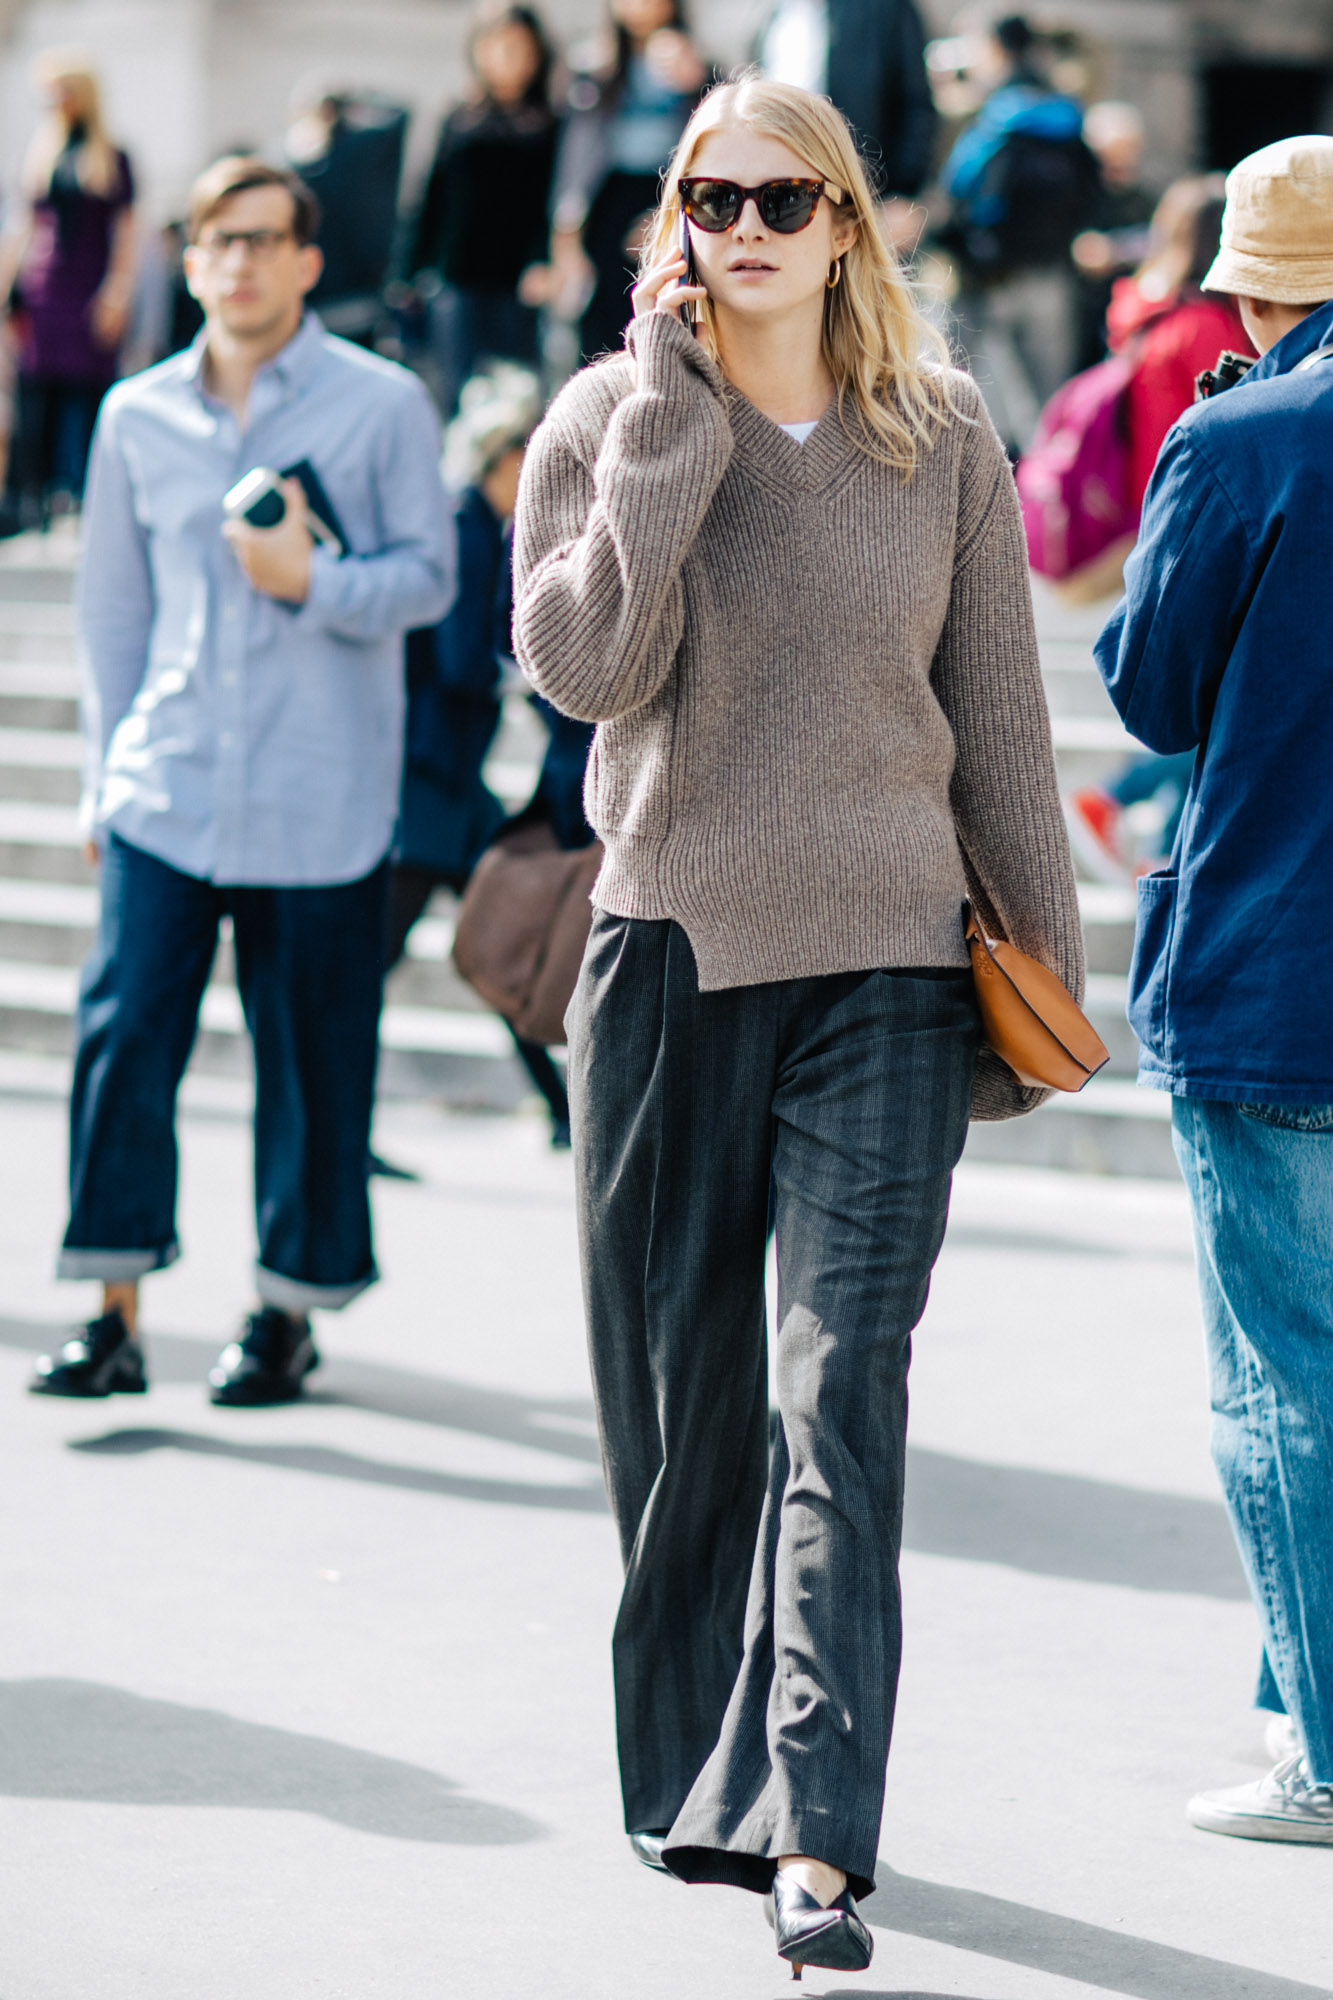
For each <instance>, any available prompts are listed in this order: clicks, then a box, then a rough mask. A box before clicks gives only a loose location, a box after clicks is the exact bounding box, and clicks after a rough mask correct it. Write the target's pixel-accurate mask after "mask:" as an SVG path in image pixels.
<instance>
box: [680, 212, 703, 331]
mask: <svg viewBox="0 0 1333 2000" xmlns="http://www.w3.org/2000/svg"><path fill="white" fill-rule="evenodd" d="M680 254H681V256H682V257H683V258H684V259H685V283H686V284H687V285H697V284H698V282H699V273H698V272H697V271H696V270H695V268H694V245H693V243H691V241H690V225H689V223H688V222H687V220H686V218H685V214H684V211H683V210H682V212H681V218H680ZM696 312H697V306H696V303H695V301H694V300H693V299H686V300H685V301H684V303H683V304H682V306H681V308H680V316H681V319H682V320H683V321H684V323H685V325H686V326H688V327H690V328H693V327H694V326H696V325H697V324H698V322H697V319H696V316H695V315H696Z"/></svg>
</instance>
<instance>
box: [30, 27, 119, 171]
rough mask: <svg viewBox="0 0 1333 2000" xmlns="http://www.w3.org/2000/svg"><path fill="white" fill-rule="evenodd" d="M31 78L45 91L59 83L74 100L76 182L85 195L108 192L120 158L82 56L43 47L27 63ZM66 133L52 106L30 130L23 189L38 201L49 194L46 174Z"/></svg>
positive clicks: (62, 119)
mask: <svg viewBox="0 0 1333 2000" xmlns="http://www.w3.org/2000/svg"><path fill="white" fill-rule="evenodd" d="M33 80H34V82H35V83H36V84H37V85H38V87H39V88H40V89H45V90H52V89H54V88H55V86H56V85H57V84H63V85H64V87H65V89H66V90H67V91H68V92H69V95H70V96H71V97H72V98H73V100H74V117H75V119H76V120H78V122H79V123H81V124H82V125H83V126H84V128H85V136H84V138H83V141H82V143H81V145H80V146H79V147H78V149H77V151H76V153H75V156H74V173H75V177H76V179H77V180H78V183H79V186H80V187H81V188H82V189H83V190H84V191H85V193H87V194H97V195H103V196H107V195H111V194H113V193H114V192H115V189H116V185H117V182H118V181H119V178H120V163H119V161H118V159H117V157H116V149H115V147H114V146H113V145H112V144H111V141H110V140H109V139H108V137H107V135H106V127H105V126H104V124H103V123H102V93H101V90H100V89H99V87H98V82H97V75H96V72H95V71H94V70H93V68H92V66H91V64H90V62H89V61H88V59H87V57H86V56H84V55H83V54H82V53H81V52H80V51H78V50H76V49H48V50H47V52H46V53H45V55H41V56H39V57H38V58H37V61H36V62H35V63H34V64H33ZM69 136H70V134H69V124H68V122H67V120H66V116H65V114H64V112H63V111H60V110H58V109H57V108H56V107H55V106H54V105H53V106H52V107H51V109H50V110H49V111H48V112H47V114H46V116H45V117H44V118H43V120H42V122H41V124H40V125H39V126H38V127H37V130H36V132H35V133H34V134H33V137H32V143H31V145H30V146H29V147H28V152H27V157H26V158H25V160H24V163H23V186H24V192H25V193H26V194H27V195H28V196H29V198H30V199H31V200H33V201H40V200H42V198H43V197H44V196H45V195H47V194H49V193H50V191H51V176H52V174H53V173H54V172H55V165H56V161H57V160H58V159H59V158H60V155H61V154H62V153H63V152H64V150H65V148H66V146H67V145H68V144H69Z"/></svg>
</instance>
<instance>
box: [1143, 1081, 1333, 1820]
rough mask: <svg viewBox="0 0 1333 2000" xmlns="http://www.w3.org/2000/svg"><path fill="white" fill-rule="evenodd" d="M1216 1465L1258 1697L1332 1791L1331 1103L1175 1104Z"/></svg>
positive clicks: (1189, 1100) (1188, 1100)
mask: <svg viewBox="0 0 1333 2000" xmlns="http://www.w3.org/2000/svg"><path fill="white" fill-rule="evenodd" d="M1172 1123H1173V1127H1174V1133H1175V1146H1176V1157H1177V1158H1178V1159H1179V1161H1180V1166H1181V1171H1182V1173H1183V1174H1184V1176H1185V1185H1186V1187H1187V1188H1188V1190H1189V1196H1190V1202H1191V1206H1192V1208H1193V1211H1194V1241H1195V1250H1196V1254H1197V1257H1198V1265H1199V1288H1200V1291H1201V1293H1202V1298H1203V1317H1204V1329H1205V1335H1206V1339H1207V1346H1208V1373H1209V1385H1210V1394H1211V1400H1212V1410H1213V1421H1212V1448H1213V1462H1214V1464H1215V1465H1216V1467H1217V1470H1218V1473H1219V1476H1220V1477H1221V1481H1222V1487H1223V1491H1224V1493H1225V1496H1226V1502H1227V1507H1228V1509H1229V1511H1230V1514H1231V1523H1232V1526H1233V1528H1234V1529H1235V1533H1236V1540H1237V1542H1238V1544H1239V1546H1240V1553H1241V1559H1242V1561H1243V1562H1244V1564H1245V1571H1246V1575H1247V1576H1248V1578H1249V1584H1250V1591H1251V1594H1252V1595H1253V1597H1254V1602H1255V1608H1256V1609H1257V1611H1258V1613H1259V1621H1260V1624H1261V1626H1262V1628H1263V1638H1264V1649H1265V1653H1266V1656H1267V1657H1266V1661H1265V1665H1264V1669H1263V1671H1262V1672H1261V1677H1260V1682H1259V1702H1260V1705H1261V1706H1263V1707H1273V1706H1275V1703H1274V1700H1273V1694H1274V1691H1275V1690H1276V1692H1277V1693H1279V1694H1280V1696H1281V1700H1282V1705H1283V1706H1284V1707H1285V1708H1286V1710H1287V1712H1288V1714H1289V1715H1290V1716H1291V1717H1292V1719H1293V1721H1294V1722H1295V1724H1296V1727H1297V1729H1298V1731H1299V1733H1300V1736H1301V1740H1302V1741H1303V1743H1304V1745H1305V1750H1306V1756H1307V1758H1308V1761H1309V1766H1310V1775H1311V1777H1312V1778H1313V1779H1314V1781H1315V1783H1316V1784H1333V1104H1325V1105H1288V1104H1222V1103H1217V1102H1214V1101H1212V1100H1210V1099H1206V1098H1199V1097H1177V1098H1174V1099H1173V1100H1172Z"/></svg>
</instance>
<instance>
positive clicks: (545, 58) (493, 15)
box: [407, 6, 559, 415]
mask: <svg viewBox="0 0 1333 2000" xmlns="http://www.w3.org/2000/svg"><path fill="white" fill-rule="evenodd" d="M468 57H469V61H470V63H471V66H472V88H471V90H470V92H469V94H468V97H467V100H466V101H465V102H464V103H462V104H460V105H458V106H457V107H456V108H455V109H454V110H453V111H451V112H450V113H449V116H448V117H447V118H446V119H445V121H444V124H443V126H442V127H441V130H440V137H439V142H438V144H437V146H436V149H435V159H434V162H433V164H432V166H431V170H430V174H429V176H428V178H427V181H426V187H425V192H424V194H423V196H422V201H421V207H420V210H419V212H418V214H417V219H416V226H415V229H414V231H413V234H412V239H411V245H410V248H409V252H408V257H407V269H408V274H409V276H410V277H411V278H412V279H413V280H414V281H415V283H416V286H417V289H418V291H419V292H422V293H426V292H429V291H430V290H431V289H432V287H433V288H435V289H436V290H437V291H439V288H440V287H443V290H442V291H439V303H438V307H437V308H436V309H435V312H434V315H433V316H434V317H435V318H436V319H439V320H442V321H443V322H444V327H445V331H444V337H443V341H442V347H443V356H442V359H443V373H444V377H445V381H444V384H443V388H442V393H443V400H444V404H445V413H446V415H448V414H449V413H450V412H451V411H452V409H453V407H454V404H455V402H456V400H457V396H458V391H459V389H460V388H461V386H462V384H463V383H464V382H465V381H466V380H467V379H468V378H469V377H470V376H471V375H473V374H475V373H476V372H477V371H478V370H479V369H481V368H483V367H484V366H485V365H486V364H487V363H488V362H490V361H497V360H498V361H515V362H519V363H521V364H522V365H523V366H525V367H529V368H535V367H536V366H537V365H538V361H539V359H540V349H539V325H538V316H537V312H536V310H535V309H534V308H533V307H532V306H531V305H528V304H525V303H524V302H523V300H522V299H521V298H520V297H519V294H518V287H519V279H520V277H521V276H522V274H523V272H524V271H525V270H526V269H527V268H528V267H529V265H532V264H534V263H538V262H540V261H541V259H542V258H544V256H545V254H546V240H547V229H548V224H549V208H550V195H551V175H552V171H553V169H554V165H555V154H556V142H557V138H558V134H559V126H558V122H557V120H556V117H555V115H554V113H553V112H552V110H551V106H550V101H549V98H550V82H551V64H552V60H553V58H552V51H551V46H550V43H549V42H548V40H547V38H546V31H545V29H544V28H543V26H542V23H541V19H540V17H539V16H538V15H537V14H536V13H535V12H534V10H533V9H532V8H531V7H507V6H487V7H484V8H482V9H481V10H480V12H479V13H478V15H477V16H476V20H475V25H474V27H473V31H472V36H471V40H470V42H469V46H468ZM423 280H424V281H425V282H423Z"/></svg>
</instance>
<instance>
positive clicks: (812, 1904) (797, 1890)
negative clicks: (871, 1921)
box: [769, 1869, 875, 1979]
mask: <svg viewBox="0 0 1333 2000" xmlns="http://www.w3.org/2000/svg"><path fill="white" fill-rule="evenodd" d="M769 1922H770V1923H771V1924H772V1926H773V1929H774V1931H775V1933H776V1934H777V1943H778V1957H779V1958H785V1959H786V1961H787V1963H788V1964H789V1965H790V1966H791V1968H792V1978H793V1979H799V1978H800V1976H801V1967H802V1966H804V1965H817V1966H819V1967H821V1968H822V1969H824V1970H826V1971H829V1972H864V1971H865V1969H866V1967H867V1966H868V1965H869V1963H870V1961H871V1959H872V1958H873V1957H874V1953H875V1941H874V1939H873V1938H872V1937H871V1935H870V1932H869V1931H868V1930H867V1928H866V1926H865V1925H864V1924H863V1923H862V1921H861V1919H860V1917H859V1915H858V1914H857V1909H856V1904H855V1903H854V1902H853V1901H852V1895H851V1891H850V1890H849V1889H844V1890H843V1892H842V1894H841V1895H840V1896H839V1897H838V1899H837V1901H836V1902H833V1903H830V1904H829V1905H828V1907H827V1908H825V1907H824V1905H823V1904H822V1903H817V1902H816V1901H815V1899H814V1897H813V1896H807V1895H806V1893H805V1890H804V1889H802V1888H801V1887H800V1885H799V1883H796V1882H793V1881H792V1879H791V1877H790V1876H789V1875H785V1874H784V1873H783V1871H782V1870H781V1869H779V1870H778V1872H777V1874H776V1875H775V1876H774V1877H773V1899H772V1914H771V1916H770V1917H769Z"/></svg>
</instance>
